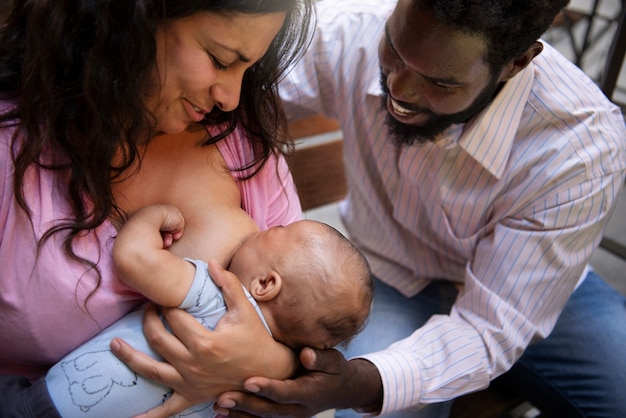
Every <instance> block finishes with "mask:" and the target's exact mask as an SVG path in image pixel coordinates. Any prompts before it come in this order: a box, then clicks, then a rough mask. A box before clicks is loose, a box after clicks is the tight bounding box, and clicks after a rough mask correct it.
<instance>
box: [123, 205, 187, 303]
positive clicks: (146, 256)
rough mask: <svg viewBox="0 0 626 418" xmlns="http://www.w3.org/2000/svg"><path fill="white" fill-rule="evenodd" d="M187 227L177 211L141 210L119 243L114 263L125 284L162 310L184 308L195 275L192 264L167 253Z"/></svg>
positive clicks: (167, 208) (155, 207)
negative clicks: (181, 305) (184, 301)
mask: <svg viewBox="0 0 626 418" xmlns="http://www.w3.org/2000/svg"><path fill="white" fill-rule="evenodd" d="M184 226H185V221H184V218H183V216H182V214H181V213H180V211H179V210H178V209H177V208H176V207H174V206H170V205H150V206H146V207H144V208H141V209H139V210H137V211H136V212H135V213H134V214H133V215H132V216H131V217H130V218H129V219H128V221H127V222H126V224H124V226H123V227H122V229H121V230H120V233H119V234H118V236H117V238H116V239H115V245H114V247H113V260H114V262H115V267H116V269H117V271H118V273H119V275H120V277H121V278H122V280H124V281H125V282H126V283H127V284H128V285H129V286H132V287H133V288H135V289H136V290H137V291H139V292H141V293H142V294H143V295H144V296H146V297H147V298H148V299H150V300H151V301H153V302H155V303H157V304H159V305H162V306H168V307H176V306H178V305H180V304H181V303H182V301H183V299H184V298H185V296H186V295H187V292H188V291H189V288H190V286H191V283H192V281H193V277H194V275H195V267H194V266H193V265H192V264H191V263H189V262H187V261H186V260H184V259H182V258H180V257H178V256H176V255H174V254H172V253H171V252H170V251H168V250H167V248H168V247H169V246H170V245H172V243H173V242H174V241H175V240H177V239H179V238H180V237H181V236H182V234H183V229H184Z"/></svg>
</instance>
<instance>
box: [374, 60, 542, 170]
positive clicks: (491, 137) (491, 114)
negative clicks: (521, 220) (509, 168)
mask: <svg viewBox="0 0 626 418" xmlns="http://www.w3.org/2000/svg"><path fill="white" fill-rule="evenodd" d="M533 81H534V64H533V63H532V62H531V63H530V64H529V65H528V66H527V67H526V68H524V69H523V70H521V71H520V72H519V73H518V74H516V75H515V76H514V77H513V78H511V79H510V80H508V81H507V82H506V83H505V84H504V86H503V87H502V89H501V90H500V92H499V93H498V95H497V96H496V97H495V98H494V99H493V101H492V102H491V103H490V104H489V105H488V106H487V107H486V108H485V109H483V111H482V112H480V113H479V114H478V115H477V116H476V117H474V118H473V119H472V120H471V121H469V122H467V123H465V124H458V125H453V126H451V127H450V128H449V129H448V130H447V131H446V132H445V133H444V134H443V135H442V136H441V138H439V139H437V141H436V142H435V144H436V145H437V146H439V147H441V148H453V147H455V146H460V147H461V148H463V149H464V150H465V151H466V152H467V153H468V154H469V155H470V156H471V157H472V158H473V159H474V160H475V161H476V162H477V163H479V164H480V165H482V166H483V167H484V168H485V169H486V170H487V171H489V172H490V173H491V174H492V175H493V176H494V177H496V178H498V179H499V178H500V177H501V176H502V174H503V173H504V170H505V168H506V163H507V161H508V158H509V155H510V153H511V149H512V147H513V141H514V139H515V134H516V132H517V130H518V127H519V124H520V121H521V118H522V112H523V111H524V107H525V106H526V103H527V102H528V97H529V95H530V90H531V87H532V85H533ZM367 92H368V94H370V95H373V96H380V95H381V94H382V90H381V88H380V83H379V82H376V81H372V82H371V83H370V84H369V88H368V89H367Z"/></svg>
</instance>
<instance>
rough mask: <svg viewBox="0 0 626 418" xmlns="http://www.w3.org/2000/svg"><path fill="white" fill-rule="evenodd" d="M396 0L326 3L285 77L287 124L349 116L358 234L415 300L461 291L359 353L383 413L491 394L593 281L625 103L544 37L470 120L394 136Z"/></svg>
mask: <svg viewBox="0 0 626 418" xmlns="http://www.w3.org/2000/svg"><path fill="white" fill-rule="evenodd" d="M394 4H395V2H394V1H393V0H346V1H342V2H334V1H322V2H320V3H318V9H319V22H318V26H319V27H318V31H317V33H316V38H315V41H314V43H313V45H312V46H311V47H310V49H309V51H308V53H307V56H306V57H305V59H304V60H303V61H301V62H300V63H298V65H297V67H296V68H295V69H294V71H293V72H292V73H291V75H290V77H289V78H288V79H287V80H285V81H284V82H283V85H282V88H281V96H282V97H283V98H284V99H285V101H286V103H287V105H288V108H289V112H290V114H291V117H293V118H297V117H302V116H306V115H308V114H313V113H322V114H324V115H326V116H328V117H331V118H336V119H338V120H339V121H340V124H341V127H342V130H343V133H344V138H345V155H344V161H345V164H346V171H347V177H348V182H349V189H350V193H349V195H348V197H347V199H346V200H345V201H344V202H342V204H341V212H342V219H343V221H344V223H345V226H346V229H347V230H348V232H349V234H350V237H351V239H353V240H354V241H355V243H357V244H358V246H359V247H360V248H361V249H363V250H364V252H365V253H366V254H367V256H368V258H369V260H370V262H371V265H372V268H373V271H374V273H375V274H376V276H377V277H378V278H380V279H381V280H382V281H384V282H385V283H387V284H389V285H391V286H393V287H395V288H396V289H398V290H399V291H400V292H402V293H403V294H405V295H406V296H412V295H415V294H416V293H418V292H419V291H420V290H421V289H423V288H424V287H425V286H426V285H427V284H428V283H429V282H431V281H432V280H440V279H444V280H450V281H453V282H456V283H459V284H463V285H464V288H463V290H462V292H461V293H460V296H459V298H458V300H457V302H456V304H455V305H454V307H453V310H452V312H451V313H450V315H447V316H436V317H433V318H432V319H431V320H430V321H429V322H428V323H427V324H425V325H424V326H423V327H422V328H420V329H418V330H416V331H415V332H414V333H413V334H412V335H411V336H410V337H408V338H406V339H404V340H402V341H399V342H397V343H395V344H394V345H392V346H391V347H389V348H388V349H386V350H384V351H380V352H377V353H372V354H369V355H366V356H364V357H365V358H367V359H368V360H370V361H371V362H372V363H374V364H375V365H376V366H377V367H378V369H379V371H380V374H381V377H382V382H383V387H384V403H383V409H382V413H383V414H385V413H389V412H391V411H395V410H399V409H405V408H407V407H412V406H418V405H420V404H424V403H433V402H438V401H443V400H447V399H451V398H453V397H456V396H458V395H460V394H462V393H465V392H468V391H472V390H476V389H479V388H484V387H486V386H487V385H488V383H489V381H490V380H491V379H493V378H494V377H496V376H498V375H500V374H501V373H503V372H504V371H506V370H508V369H509V368H510V367H511V366H512V364H513V363H514V362H515V361H516V360H517V359H518V358H519V356H520V355H521V353H522V352H523V351H524V349H525V348H526V347H527V346H528V344H529V343H531V342H532V341H534V340H536V339H539V338H543V337H545V336H547V335H548V334H549V333H550V331H551V330H552V328H553V326H554V323H555V321H556V319H557V317H558V315H559V313H560V312H561V310H562V308H563V306H564V304H565V302H566V301H567V299H568V297H569V296H570V294H571V293H572V292H573V290H574V289H575V288H576V286H577V285H578V283H579V282H580V281H581V280H582V279H583V278H584V277H585V273H586V269H587V263H588V261H589V258H590V256H591V254H592V252H593V251H594V249H595V248H596V247H597V246H598V244H599V242H600V239H601V235H602V233H603V229H604V227H605V224H606V221H607V219H608V217H609V216H610V214H611V212H612V210H613V208H614V204H615V201H616V196H617V194H618V192H619V191H620V189H621V187H622V184H623V182H624V172H625V165H626V163H625V161H626V143H625V138H626V129H625V126H624V120H623V119H622V116H621V114H620V113H619V110H618V109H617V107H615V106H613V105H612V104H611V103H609V101H608V100H607V99H606V98H605V97H604V95H603V94H602V93H601V92H600V90H599V89H598V88H597V87H596V85H595V84H594V83H593V82H592V81H591V80H590V79H589V78H587V76H585V75H584V74H583V73H582V72H581V71H580V70H579V69H578V68H576V67H575V66H574V65H573V64H571V63H570V62H569V61H567V60H566V59H565V58H564V57H562V56H561V55H559V53H558V52H557V51H556V50H554V49H553V48H551V47H550V46H548V45H545V48H544V51H543V52H542V53H541V54H540V55H539V56H538V57H537V58H535V60H534V61H533V63H531V64H530V65H529V67H528V68H527V69H525V70H523V71H522V72H521V73H519V74H518V75H516V76H515V77H514V78H513V79H512V80H510V81H509V82H508V83H506V85H505V86H504V88H503V89H502V90H501V92H500V93H499V94H498V96H497V97H496V98H495V100H494V102H493V103H492V104H491V105H490V106H489V107H488V108H486V109H485V110H484V111H483V112H482V113H480V114H479V115H478V116H477V117H475V118H474V119H473V120H472V121H470V122H469V123H467V124H463V125H455V126H453V127H451V128H450V129H449V130H448V132H446V134H445V136H444V137H442V138H441V139H439V140H438V141H437V142H436V143H432V144H427V145H424V146H413V147H405V148H403V149H402V150H401V151H399V152H398V151H397V150H396V149H395V148H394V146H393V145H392V144H391V143H390V142H389V141H387V139H386V134H387V128H386V126H385V124H384V119H385V111H384V110H383V109H382V108H381V100H380V97H379V96H380V87H379V77H380V76H379V71H380V70H379V63H378V56H377V48H378V42H379V40H380V37H381V36H382V33H383V25H384V23H385V21H386V18H387V16H388V15H389V14H390V13H391V11H392V9H393V7H394Z"/></svg>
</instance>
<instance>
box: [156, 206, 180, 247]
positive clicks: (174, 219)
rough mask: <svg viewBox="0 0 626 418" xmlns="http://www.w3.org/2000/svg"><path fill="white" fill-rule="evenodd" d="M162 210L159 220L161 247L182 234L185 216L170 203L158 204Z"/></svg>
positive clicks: (170, 243) (169, 244)
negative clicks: (161, 216)
mask: <svg viewBox="0 0 626 418" xmlns="http://www.w3.org/2000/svg"><path fill="white" fill-rule="evenodd" d="M158 207H159V208H160V209H161V210H162V211H163V218H162V222H161V228H160V231H161V237H162V238H163V248H168V247H170V246H171V245H172V244H173V243H174V241H176V240H178V239H180V237H182V236H183V231H184V229H185V218H183V215H182V213H180V210H178V208H177V207H175V206H171V205H158Z"/></svg>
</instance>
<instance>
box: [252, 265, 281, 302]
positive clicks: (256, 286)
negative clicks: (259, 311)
mask: <svg viewBox="0 0 626 418" xmlns="http://www.w3.org/2000/svg"><path fill="white" fill-rule="evenodd" d="M282 288H283V279H282V277H281V276H280V274H278V272H277V271H271V272H269V273H267V274H266V275H265V276H261V277H257V278H255V279H254V280H252V283H251V284H250V294H251V295H252V297H253V298H254V299H255V300H259V301H265V302H267V301H269V300H272V299H274V298H275V297H276V296H278V294H279V293H280V291H281V290H282Z"/></svg>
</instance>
